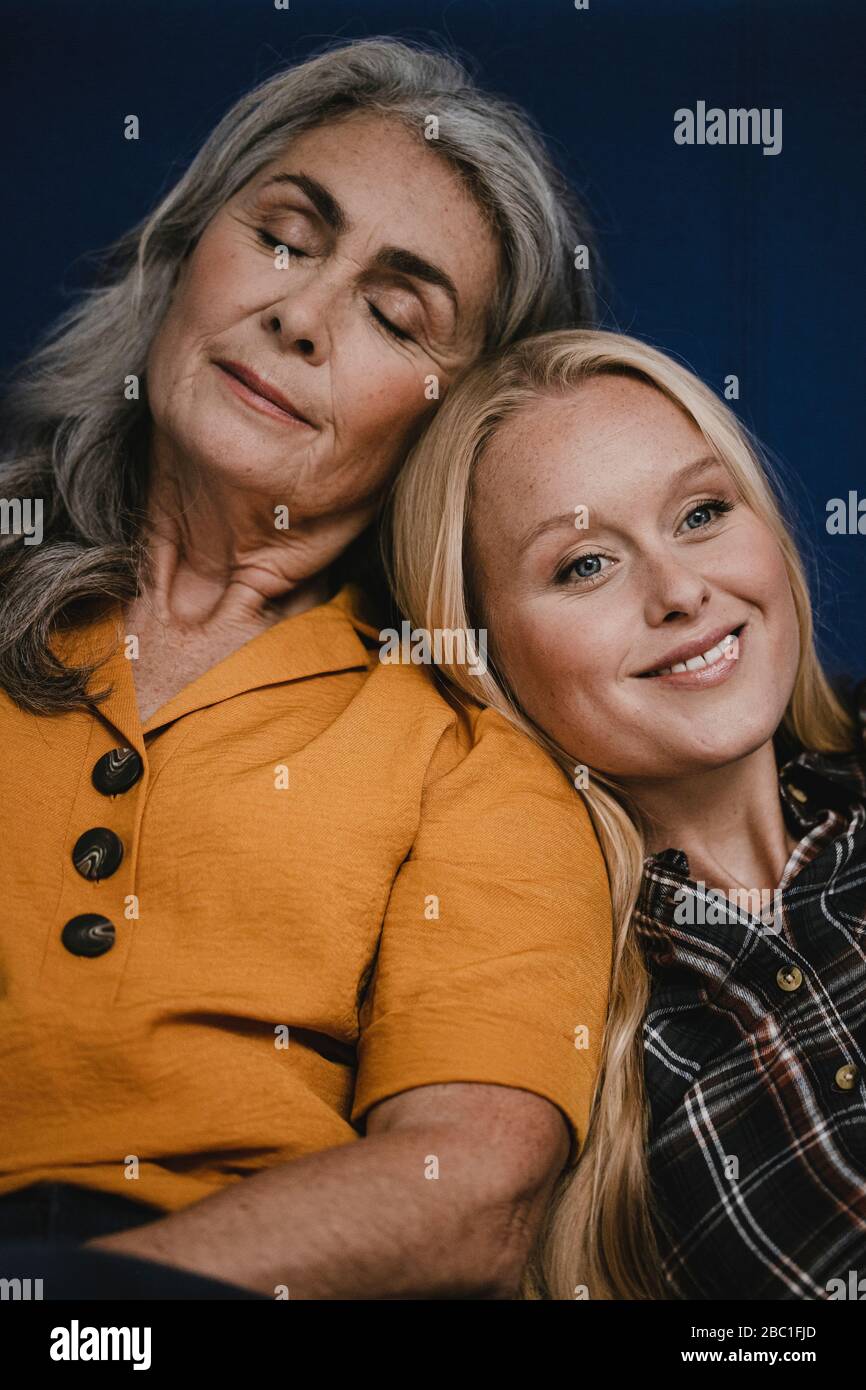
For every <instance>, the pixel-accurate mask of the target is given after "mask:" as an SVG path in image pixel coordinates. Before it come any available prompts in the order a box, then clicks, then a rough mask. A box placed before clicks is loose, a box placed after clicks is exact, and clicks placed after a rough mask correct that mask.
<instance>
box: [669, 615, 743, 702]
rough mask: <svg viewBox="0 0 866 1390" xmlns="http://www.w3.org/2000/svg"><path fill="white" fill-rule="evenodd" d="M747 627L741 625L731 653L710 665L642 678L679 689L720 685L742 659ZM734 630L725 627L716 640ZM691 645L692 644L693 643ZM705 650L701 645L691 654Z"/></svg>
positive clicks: (698, 688) (705, 688)
mask: <svg viewBox="0 0 866 1390" xmlns="http://www.w3.org/2000/svg"><path fill="white" fill-rule="evenodd" d="M747 627H748V624H747V623H743V624H742V625H741V627H740V629H739V636H738V637H737V641H736V644H735V645H734V646H733V647H732V649H731V655H730V656H722V657H720V658H719V660H718V661H714V662H713V664H712V666H699V667H698V668H697V670H695V671H670V672H669V673H668V674H667V675H665V676H645V677H643V679H645V680H651V681H652V682H653V684H654V685H669V686H674V687H675V688H677V689H681V690H707V689H709V688H710V687H713V686H717V685H721V684H722V683H723V682H724V681H726V680H729V679H730V677H731V676H732V675H733V674H734V672H735V671H736V670H737V668H738V666H739V665H740V662H741V661H742V659H743V651H744V648H745V642H744V638H745V634H746V628H747ZM734 630H735V629H732V628H726V629H725V630H724V631H722V632H721V634H720V635H717V637H716V642H719V641H721V639H722V637H727V635H728V633H729V632H732V631H734ZM716 642H710V643H709V644H708V645H709V646H715V645H716ZM691 645H692V647H693V646H694V644H691ZM680 650H683V648H681V649H680ZM707 650H708V647H701V648H699V650H698V651H694V650H693V651H692V655H693V656H698V655H699V654H700V652H702V651H707ZM684 659H686V660H687V659H688V658H683V657H680V658H679V660H680V661H682V660H684ZM663 664H664V665H665V666H670V665H672V664H673V663H672V662H670V661H665V662H664V663H663Z"/></svg>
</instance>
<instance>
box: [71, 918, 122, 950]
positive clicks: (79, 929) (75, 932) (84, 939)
mask: <svg viewBox="0 0 866 1390" xmlns="http://www.w3.org/2000/svg"><path fill="white" fill-rule="evenodd" d="M61 940H62V941H63V944H64V946H65V947H66V949H67V951H71V952H72V954H73V955H74V956H104V955H105V952H106V951H110V950H111V948H112V946H113V945H114V923H113V922H109V920H108V918H107V917H100V915H99V913H98V912H82V914H81V916H80V917H70V919H69V921H68V922H67V923H66V926H65V927H64V928H63V935H62V937H61Z"/></svg>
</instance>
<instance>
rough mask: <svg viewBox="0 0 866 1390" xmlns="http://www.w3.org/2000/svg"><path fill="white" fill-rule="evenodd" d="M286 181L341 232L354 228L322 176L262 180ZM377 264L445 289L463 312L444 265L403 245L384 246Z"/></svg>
mask: <svg viewBox="0 0 866 1390" xmlns="http://www.w3.org/2000/svg"><path fill="white" fill-rule="evenodd" d="M283 183H289V184H293V185H294V187H296V188H299V189H300V190H301V192H302V193H305V194H306V195H307V197H308V198H309V200H310V202H311V203H312V204H313V207H314V208H315V209H316V212H317V213H318V214H319V216H320V217H321V219H322V221H323V222H324V223H325V224H326V225H327V226H328V227H330V228H331V229H332V230H333V231H335V232H337V234H338V235H340V234H342V233H343V232H349V231H351V230H352V226H353V223H352V221H351V219H350V218H349V217H348V216H347V214H346V212H345V210H344V209H343V208H342V207H341V205H340V203H339V202H338V201H337V199H336V198H335V197H334V195H333V193H331V191H330V189H328V188H326V187H325V185H324V184H323V183H320V182H319V180H318V179H314V178H311V177H310V176H309V174H285V173H283V174H273V175H272V176H271V177H270V178H269V179H267V180H266V181H265V183H263V184H262V190H264V189H265V188H270V187H271V185H272V184H283ZM374 264H375V265H376V266H378V267H379V268H380V269H382V270H393V271H396V272H397V273H398V274H401V275H409V276H411V277H412V278H413V279H415V280H422V281H424V283H425V284H428V285H433V286H434V287H435V288H437V289H440V290H444V291H445V293H446V294H447V295H448V297H449V299H450V300H451V303H452V305H453V307H454V312H455V314H459V312H460V296H459V295H458V293H457V286H456V285H455V284H454V281H453V280H452V279H451V276H450V275H448V274H447V273H446V272H445V271H444V270H443V269H442V267H441V266H438V265H434V264H433V262H432V261H428V260H427V259H426V258H425V257H424V256H419V255H418V253H417V252H416V251H409V250H407V249H406V248H405V247H403V246H383V247H382V248H381V249H380V250H379V252H378V254H377V256H376V259H375V262H374Z"/></svg>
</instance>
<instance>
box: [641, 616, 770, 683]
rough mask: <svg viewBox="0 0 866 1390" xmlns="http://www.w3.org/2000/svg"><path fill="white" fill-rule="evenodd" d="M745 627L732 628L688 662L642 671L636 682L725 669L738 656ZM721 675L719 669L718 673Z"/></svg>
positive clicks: (742, 624)
mask: <svg viewBox="0 0 866 1390" xmlns="http://www.w3.org/2000/svg"><path fill="white" fill-rule="evenodd" d="M745 626H746V624H745V623H740V626H739V627H735V628H733V629H732V630H731V631H730V632H729V633H728V634H727V636H726V637H723V638H722V640H721V642H718V643H717V644H716V645H715V646H714V647H710V648H709V649H708V650H707V651H705V652H701V653H699V654H698V655H697V656H692V657H689V659H688V661H677V662H675V663H674V665H673V666H662V667H659V669H658V670H655V671H643V672H641V674H640V675H639V676H638V680H653V679H657V678H659V677H665V676H679V675H692V674H694V673H695V672H698V671H711V670H712V669H713V668H714V667H716V666H720V664H721V667H722V668H723V667H725V666H727V665H729V664H730V663H731V662H732V661H734V660H735V659H736V657H737V655H738V643H739V637H740V633H741V632H742V631H743V628H744V627H745ZM719 674H721V669H720V671H719Z"/></svg>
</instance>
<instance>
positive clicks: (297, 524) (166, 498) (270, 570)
mask: <svg viewBox="0 0 866 1390" xmlns="http://www.w3.org/2000/svg"><path fill="white" fill-rule="evenodd" d="M289 511H290V514H289V515H288V517H286V514H285V509H283V510H282V511H281V512H280V513H279V514H278V513H277V512H276V511H275V503H274V498H273V496H272V495H264V494H259V493H256V492H253V491H251V490H249V489H248V488H242V487H240V486H238V485H237V484H235V483H232V482H231V481H227V480H226V479H225V478H224V477H221V476H220V477H211V476H206V475H204V474H199V476H198V477H194V476H192V474H191V471H190V470H189V469H180V468H178V467H176V466H173V465H172V464H170V462H169V460H167V459H165V458H161V457H160V456H159V454H158V452H156V451H155V452H154V455H153V457H152V462H151V482H150V488H149V494H148V504H147V518H146V522H145V540H146V545H147V552H148V561H149V563H148V572H147V578H146V580H145V583H144V587H143V589H142V595H141V598H142V600H143V601H144V602H145V603H146V605H147V607H148V608H149V610H150V611H151V612H153V613H154V615H155V616H156V617H158V618H159V620H160V621H161V622H162V623H165V624H169V625H176V626H180V627H185V628H196V627H205V626H211V625H214V624H218V625H222V624H223V623H224V622H225V623H227V624H228V625H229V626H232V627H235V626H244V627H253V628H254V627H255V626H257V625H261V626H266V625H269V624H270V623H272V622H275V621H277V620H278V619H279V618H283V617H289V616H292V615H294V614H296V613H301V612H304V611H305V610H306V609H308V608H313V607H315V606H316V605H317V604H319V603H324V602H326V601H327V599H328V597H329V596H330V587H331V567H332V565H333V563H334V561H335V560H336V559H337V558H338V557H339V556H340V555H341V554H342V553H343V551H344V550H345V549H346V548H347V546H348V545H349V544H350V543H351V542H352V541H353V540H354V539H355V538H356V536H358V535H359V534H360V533H361V532H362V531H363V530H364V529H365V527H366V526H367V525H368V524H369V523H370V521H371V520H372V517H373V513H374V509H373V508H371V507H370V506H369V505H367V506H365V507H358V509H356V510H355V511H349V512H346V513H341V514H338V515H325V516H304V515H300V514H295V513H294V512H293V511H291V509H289ZM286 522H288V524H286Z"/></svg>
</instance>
